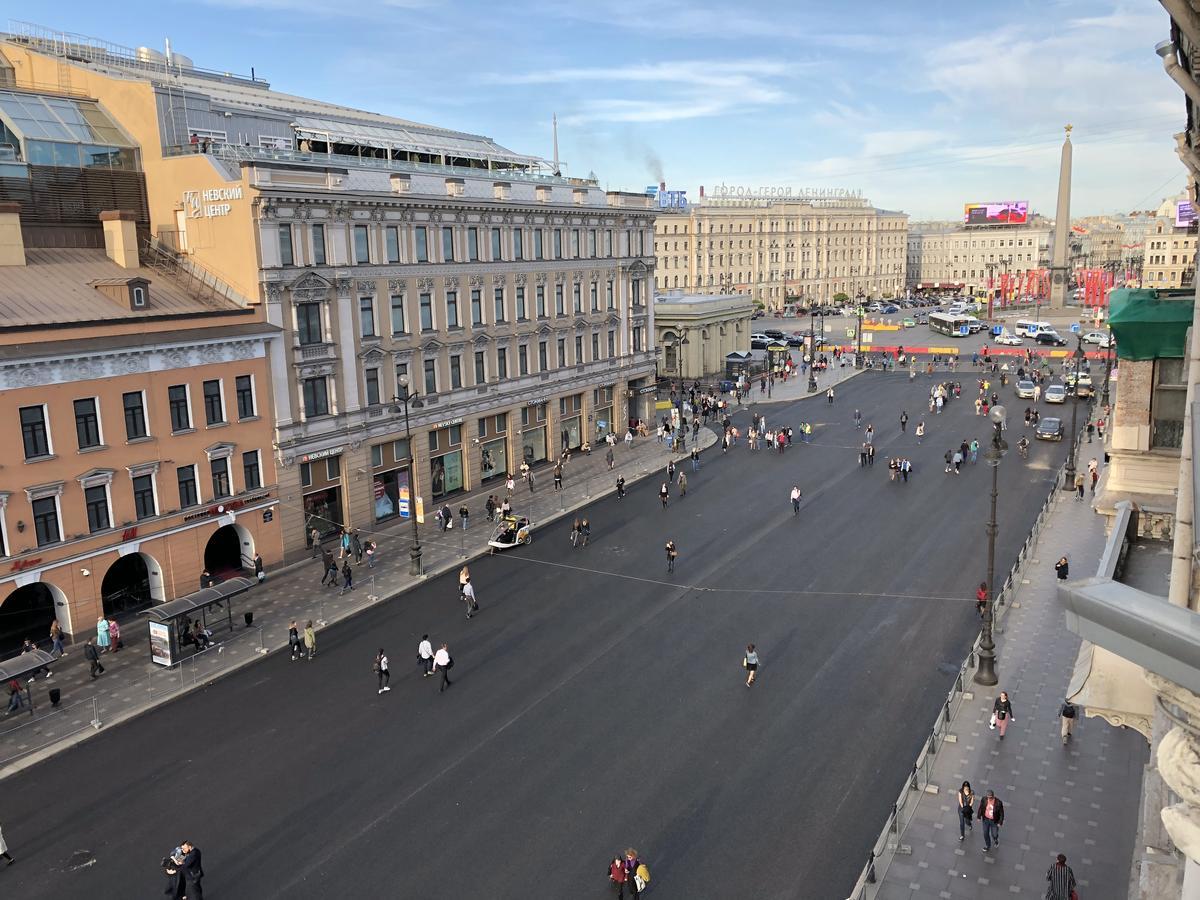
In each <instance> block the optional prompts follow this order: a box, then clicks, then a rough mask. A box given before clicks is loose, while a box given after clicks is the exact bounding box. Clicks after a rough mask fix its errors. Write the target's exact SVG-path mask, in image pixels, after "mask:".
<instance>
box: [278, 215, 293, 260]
mask: <svg viewBox="0 0 1200 900" xmlns="http://www.w3.org/2000/svg"><path fill="white" fill-rule="evenodd" d="M294 263H295V254H294V253H293V252H292V226H291V225H280V226H279V264H280V265H281V266H290V265H293V264H294Z"/></svg>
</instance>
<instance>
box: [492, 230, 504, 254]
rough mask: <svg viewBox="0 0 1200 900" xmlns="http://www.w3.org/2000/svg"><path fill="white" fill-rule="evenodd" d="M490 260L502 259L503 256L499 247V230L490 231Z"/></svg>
mask: <svg viewBox="0 0 1200 900" xmlns="http://www.w3.org/2000/svg"><path fill="white" fill-rule="evenodd" d="M492 259H494V260H501V259H504V254H503V252H502V250H501V245H500V229H499V228H493V229H492Z"/></svg>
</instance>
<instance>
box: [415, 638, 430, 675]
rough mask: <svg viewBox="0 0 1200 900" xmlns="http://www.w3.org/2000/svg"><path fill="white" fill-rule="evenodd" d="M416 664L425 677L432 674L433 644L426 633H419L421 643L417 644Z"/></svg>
mask: <svg viewBox="0 0 1200 900" xmlns="http://www.w3.org/2000/svg"><path fill="white" fill-rule="evenodd" d="M417 666H419V667H420V668H421V670H422V673H423V675H424V677H425V678H428V677H429V676H430V675H432V674H433V644H432V643H430V641H429V635H427V634H423V635H421V643H419V644H417Z"/></svg>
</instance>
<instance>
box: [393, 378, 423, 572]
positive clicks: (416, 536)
mask: <svg viewBox="0 0 1200 900" xmlns="http://www.w3.org/2000/svg"><path fill="white" fill-rule="evenodd" d="M399 387H400V396H398V397H394V398H392V399H393V401H394V402H396V403H403V404H404V440H405V441H406V442H407V443H408V461H409V466H408V482H409V488H408V497H409V509H408V521H409V522H411V523H412V533H413V542H412V549H411V550H409V552H408V555H409V563H408V574H409V575H413V576H417V575H420V574H421V534H420V532H419V531H418V529H417V497H416V479H415V478H414V475H415V472H414V464H415V463H416V459H417V458H416V454H414V453H413V445H412V428H411V427H410V426H409V422H408V408H409V407H410V406H411V407H412V408H413V409H421V408H422V407H423V406H424V405H425V404H424V403H423V402H422V401H421V398H420V397H419V396H417V395H416V394H414V393H412V392H411V391H409V389H408V376H407V375H401V376H400V384H399Z"/></svg>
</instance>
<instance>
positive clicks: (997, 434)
mask: <svg viewBox="0 0 1200 900" xmlns="http://www.w3.org/2000/svg"><path fill="white" fill-rule="evenodd" d="M1006 415H1007V413H1006V412H1005V409H1004V407H1003V406H994V407H992V410H991V412H989V413H988V417H989V418H990V419H991V420H992V445H991V446H990V447H988V449H987V452H986V453H985V454H984V455H983V456H984V459H985V460H987V464H988V466H990V467H991V470H992V513H991V517H990V518H989V519H988V523H987V538H988V561H987V606H986V607H985V608H984V611H983V632H982V634H981V635H980V637H979V667H978V668H977V669H976V670H975V683H976V684H982V685H993V684H996V683H997V682H998V681H999V679H998V678H997V677H996V642H995V640H993V638H992V625H993V624H994V623H995V621H996V620H995V609H996V602H995V601H996V534H997V532H999V530H1000V528H999V525H997V524H996V498H997V497H998V496H999V495H1000V487H999V474H1000V459H1001V458H1002V457H1003V456H1004V451H1005V450H1006V449H1008V445H1007V444H1006V443H1005V442H1004V439H1003V436H1002V435H1003V432H1004V419H1005V417H1006Z"/></svg>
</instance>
